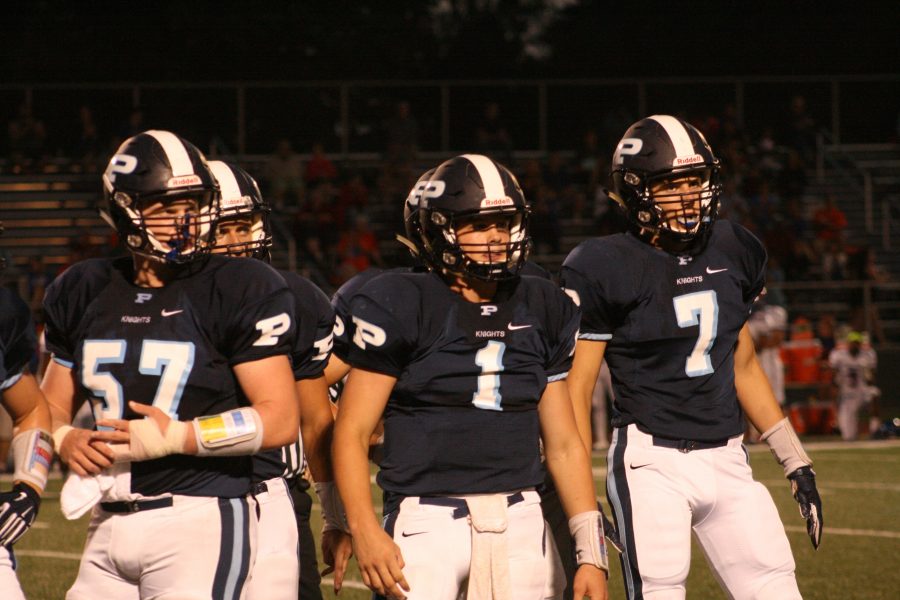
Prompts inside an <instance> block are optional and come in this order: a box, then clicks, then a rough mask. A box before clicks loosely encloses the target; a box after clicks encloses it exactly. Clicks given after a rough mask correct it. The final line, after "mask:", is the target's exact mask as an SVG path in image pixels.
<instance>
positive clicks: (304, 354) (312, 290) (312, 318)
mask: <svg viewBox="0 0 900 600" xmlns="http://www.w3.org/2000/svg"><path fill="white" fill-rule="evenodd" d="M294 277H296V278H297V281H292V282H291V289H292V291H293V294H294V299H295V303H296V306H295V309H296V310H295V313H296V316H297V339H296V341H295V343H294V350H293V352H292V353H291V364H292V367H293V370H294V379H296V380H300V379H311V378H313V377H318V376H319V375H321V374H322V372H323V371H324V370H325V366H326V365H327V364H328V357H329V356H331V348H332V332H333V330H334V310H333V309H332V308H331V303H330V302H329V301H328V296H326V295H325V294H324V293H323V292H322V290H320V289H319V288H317V287H316V286H315V285H314V284H313V283H312V282H310V281H307V280H305V279H302V278H300V277H299V276H297V275H295V276H294Z"/></svg>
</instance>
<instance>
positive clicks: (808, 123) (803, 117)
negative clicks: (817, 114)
mask: <svg viewBox="0 0 900 600" xmlns="http://www.w3.org/2000/svg"><path fill="white" fill-rule="evenodd" d="M786 141H787V145H788V146H790V147H792V148H794V149H796V150H797V151H798V152H799V153H800V157H801V158H802V159H803V161H804V162H805V163H806V164H808V165H811V164H813V162H814V161H815V156H816V122H815V120H814V119H813V118H812V115H810V114H809V112H808V110H807V106H806V98H805V97H804V96H802V95H800V94H797V95H795V96H794V97H793V98H791V105H790V113H789V116H788V122H787V139H786Z"/></svg>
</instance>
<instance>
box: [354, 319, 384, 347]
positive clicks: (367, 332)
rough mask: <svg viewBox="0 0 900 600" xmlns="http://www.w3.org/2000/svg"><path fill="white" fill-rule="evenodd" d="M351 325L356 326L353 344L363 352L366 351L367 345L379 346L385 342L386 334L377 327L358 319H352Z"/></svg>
mask: <svg viewBox="0 0 900 600" xmlns="http://www.w3.org/2000/svg"><path fill="white" fill-rule="evenodd" d="M353 324H354V325H355V326H356V331H355V332H354V333H353V343H354V344H356V345H357V346H359V347H360V348H362V349H363V350H365V349H366V345H367V344H368V345H372V346H381V345H383V344H384V343H385V342H386V341H387V334H386V333H385V332H384V329H382V328H381V327H379V326H378V325H375V324H374V323H369V322H368V321H366V320H365V319H360V318H359V317H353Z"/></svg>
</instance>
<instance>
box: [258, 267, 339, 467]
mask: <svg viewBox="0 0 900 600" xmlns="http://www.w3.org/2000/svg"><path fill="white" fill-rule="evenodd" d="M278 272H279V274H280V275H281V276H282V277H283V278H284V280H285V282H287V284H288V287H289V288H290V289H291V293H292V294H293V297H294V302H295V304H294V307H295V318H296V321H297V336H296V338H295V342H294V349H293V350H292V351H291V367H292V368H293V370H294V379H295V380H297V381H299V380H301V379H314V378H316V377H319V376H320V375H322V373H323V372H324V371H325V366H326V365H327V364H328V357H329V356H331V347H332V331H333V329H334V310H333V309H332V308H331V302H330V301H329V300H328V296H326V295H325V292H323V291H322V290H320V289H319V288H318V287H316V285H315V284H314V283H313V282H312V281H310V280H309V279H306V278H305V277H301V276H300V275H297V274H296V273H293V272H291V271H284V270H279V271H278ZM302 401H303V399H302V398H301V402H302ZM304 467H305V460H304V456H303V444H302V439H300V438H298V439H297V441H296V442H294V443H293V444H290V445H288V446H284V447H283V448H277V449H274V450H267V451H264V452H260V453H259V454H257V455H255V456H254V457H253V481H254V482H258V481H266V480H267V479H272V478H273V477H284V478H286V479H291V478H294V477H298V476H300V475H301V474H302V473H303V469H304Z"/></svg>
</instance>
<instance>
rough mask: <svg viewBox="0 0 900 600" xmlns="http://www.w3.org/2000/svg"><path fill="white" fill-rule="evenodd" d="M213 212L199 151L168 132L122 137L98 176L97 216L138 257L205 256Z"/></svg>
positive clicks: (213, 191)
mask: <svg viewBox="0 0 900 600" xmlns="http://www.w3.org/2000/svg"><path fill="white" fill-rule="evenodd" d="M218 211H219V186H218V184H217V183H216V180H215V178H214V177H213V175H212V172H211V171H210V169H209V166H208V165H207V162H206V158H205V157H204V156H203V153H202V152H200V150H198V149H197V148H196V147H195V146H194V145H193V144H191V143H190V142H189V141H187V140H185V139H183V138H181V137H179V136H177V135H175V134H174V133H171V132H169V131H162V130H148V131H145V132H143V133H139V134H137V135H135V136H133V137H130V138H128V139H127V140H125V141H124V142H123V143H122V145H121V146H119V149H118V150H117V151H116V153H115V154H114V155H113V157H112V158H111V159H110V160H109V164H108V165H107V167H106V170H105V171H104V173H103V205H102V207H101V209H100V215H101V216H102V217H103V219H104V220H105V221H106V222H107V223H109V224H110V225H111V226H112V227H113V228H114V229H115V230H116V231H117V232H118V233H119V236H120V237H121V239H122V240H123V242H124V243H125V245H126V247H127V248H128V249H129V250H130V251H131V252H132V253H133V254H136V255H139V256H145V257H148V258H152V259H154V260H158V261H162V262H167V263H172V264H184V263H189V262H192V261H194V260H197V259H198V258H201V257H204V256H206V255H207V254H208V253H209V251H210V249H211V248H212V235H213V229H214V226H215V221H216V219H217V218H218Z"/></svg>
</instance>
